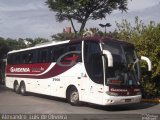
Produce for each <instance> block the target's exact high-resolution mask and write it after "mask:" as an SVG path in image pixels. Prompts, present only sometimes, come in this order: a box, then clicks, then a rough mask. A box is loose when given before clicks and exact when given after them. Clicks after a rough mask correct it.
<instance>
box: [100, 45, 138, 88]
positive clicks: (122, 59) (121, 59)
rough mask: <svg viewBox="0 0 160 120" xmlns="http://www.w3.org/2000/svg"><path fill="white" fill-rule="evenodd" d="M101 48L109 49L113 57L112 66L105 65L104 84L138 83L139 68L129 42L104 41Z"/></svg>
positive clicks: (131, 84)
mask: <svg viewBox="0 0 160 120" xmlns="http://www.w3.org/2000/svg"><path fill="white" fill-rule="evenodd" d="M103 49H104V50H108V51H110V52H111V54H112V57H113V67H107V66H108V65H106V74H105V75H106V81H105V83H106V85H130V86H133V85H138V79H139V75H140V68H139V61H138V58H137V55H136V53H135V50H134V47H133V46H132V45H129V44H121V43H118V44H117V43H115V42H106V43H105V42H104V44H103ZM106 63H108V62H106Z"/></svg>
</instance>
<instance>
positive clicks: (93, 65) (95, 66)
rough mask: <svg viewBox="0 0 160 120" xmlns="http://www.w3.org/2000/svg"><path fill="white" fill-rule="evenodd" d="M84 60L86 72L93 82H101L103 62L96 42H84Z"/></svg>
mask: <svg viewBox="0 0 160 120" xmlns="http://www.w3.org/2000/svg"><path fill="white" fill-rule="evenodd" d="M84 61H85V67H86V70H87V73H88V75H89V77H90V78H91V80H93V81H94V82H95V83H98V84H103V63H102V56H101V49H100V46H99V44H98V43H95V42H85V45H84Z"/></svg>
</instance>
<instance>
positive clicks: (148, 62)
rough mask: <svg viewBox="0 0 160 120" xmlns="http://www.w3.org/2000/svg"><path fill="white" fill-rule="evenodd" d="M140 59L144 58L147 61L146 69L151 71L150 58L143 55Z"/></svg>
mask: <svg viewBox="0 0 160 120" xmlns="http://www.w3.org/2000/svg"><path fill="white" fill-rule="evenodd" d="M141 60H144V61H146V62H147V64H148V71H151V70H152V63H151V60H150V59H149V58H148V57H145V56H141Z"/></svg>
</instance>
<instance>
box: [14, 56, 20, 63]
mask: <svg viewBox="0 0 160 120" xmlns="http://www.w3.org/2000/svg"><path fill="white" fill-rule="evenodd" d="M20 60H21V56H20V54H17V55H16V56H15V59H14V63H15V64H20Z"/></svg>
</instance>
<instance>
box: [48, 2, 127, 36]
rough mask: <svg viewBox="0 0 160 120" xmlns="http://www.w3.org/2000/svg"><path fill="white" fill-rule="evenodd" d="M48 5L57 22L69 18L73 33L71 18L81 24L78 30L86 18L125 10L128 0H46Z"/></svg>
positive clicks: (99, 17) (93, 18) (100, 16)
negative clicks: (54, 13)
mask: <svg viewBox="0 0 160 120" xmlns="http://www.w3.org/2000/svg"><path fill="white" fill-rule="evenodd" d="M46 3H47V5H48V7H49V8H50V9H51V10H52V11H54V12H56V19H57V21H59V22H63V21H64V20H69V21H70V22H71V25H72V28H73V30H74V32H75V33H77V31H76V30H75V27H74V24H73V20H76V21H77V22H78V23H80V24H81V26H80V30H79V32H82V31H83V30H84V28H85V25H86V22H87V21H88V20H97V19H103V18H105V17H106V15H108V14H111V13H112V12H113V11H114V10H117V9H118V10H121V11H122V12H123V11H127V4H128V0H47V1H46Z"/></svg>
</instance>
